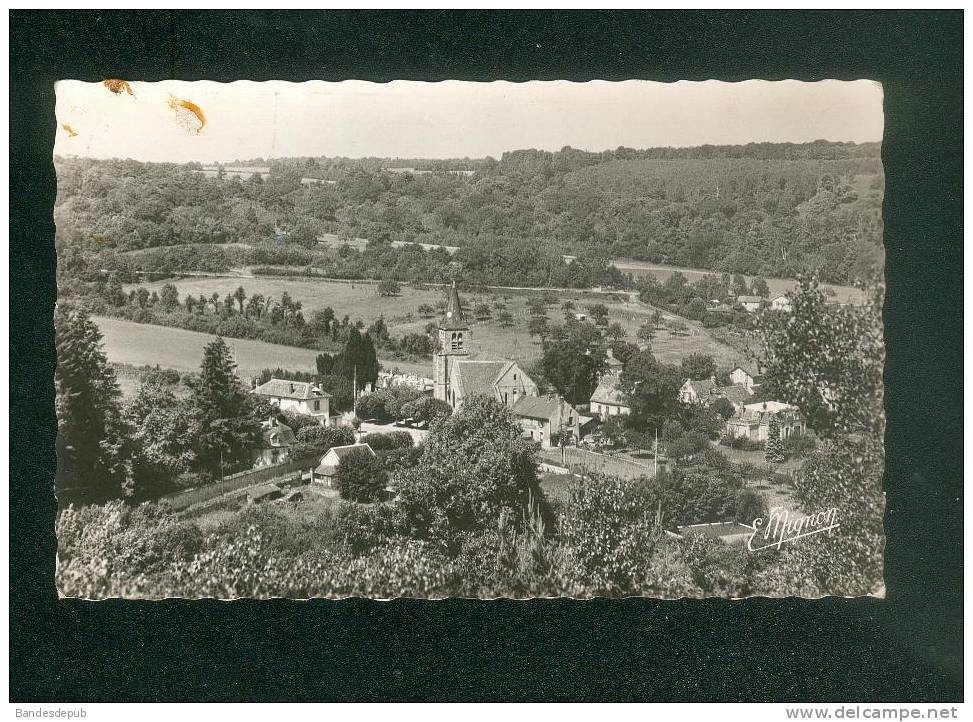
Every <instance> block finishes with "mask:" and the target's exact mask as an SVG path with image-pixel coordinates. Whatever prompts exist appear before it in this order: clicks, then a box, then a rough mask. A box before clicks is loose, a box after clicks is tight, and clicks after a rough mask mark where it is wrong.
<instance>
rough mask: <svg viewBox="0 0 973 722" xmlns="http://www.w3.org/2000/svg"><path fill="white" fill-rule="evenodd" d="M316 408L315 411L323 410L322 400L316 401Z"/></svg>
mask: <svg viewBox="0 0 973 722" xmlns="http://www.w3.org/2000/svg"><path fill="white" fill-rule="evenodd" d="M314 410H315V411H320V410H321V402H320V401H315V402H314Z"/></svg>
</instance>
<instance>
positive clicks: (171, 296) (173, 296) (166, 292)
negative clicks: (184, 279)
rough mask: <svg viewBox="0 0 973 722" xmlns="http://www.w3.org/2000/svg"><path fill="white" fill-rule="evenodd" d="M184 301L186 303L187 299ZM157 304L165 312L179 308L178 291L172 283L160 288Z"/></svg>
mask: <svg viewBox="0 0 973 722" xmlns="http://www.w3.org/2000/svg"><path fill="white" fill-rule="evenodd" d="M186 300H187V301H188V300H189V299H188V298H187V299H186ZM159 302H160V303H161V304H162V307H163V308H164V309H166V310H167V311H171V310H172V309H174V308H179V289H177V288H176V287H175V285H174V284H172V283H167V284H165V285H164V286H163V287H162V291H161V293H159Z"/></svg>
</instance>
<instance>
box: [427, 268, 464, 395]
mask: <svg viewBox="0 0 973 722" xmlns="http://www.w3.org/2000/svg"><path fill="white" fill-rule="evenodd" d="M469 344H470V327H469V326H468V325H467V323H466V320H465V319H464V318H463V304H461V303H460V300H459V293H458V292H457V291H456V281H455V280H454V281H453V285H452V287H451V288H450V289H449V300H448V302H447V304H446V315H445V317H443V318H442V319H440V321H439V347H438V348H437V349H436V355H435V356H434V366H435V368H434V370H433V382H434V386H433V395H434V396H435V397H436V398H437V399H441V400H442V401H445V402H446V403H448V404H449V405H450V406H453V405H454V397H453V392H452V389H451V388H450V385H449V377H450V374H451V373H452V370H453V364H455V363H456V362H457V361H460V360H462V359H463V358H465V357H468V356H469V355H470V352H469Z"/></svg>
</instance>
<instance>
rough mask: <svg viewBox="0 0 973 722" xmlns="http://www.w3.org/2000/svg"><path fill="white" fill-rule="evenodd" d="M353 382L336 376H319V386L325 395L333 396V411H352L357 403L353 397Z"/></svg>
mask: <svg viewBox="0 0 973 722" xmlns="http://www.w3.org/2000/svg"><path fill="white" fill-rule="evenodd" d="M351 384H352V382H351V380H350V379H346V378H345V377H344V376H337V375H335V374H323V375H321V376H318V386H319V387H320V388H321V390H322V391H324V392H325V393H328V394H331V402H330V408H331V410H332V411H350V410H351V407H352V406H353V405H354V403H355V401H354V398H353V396H352V388H351Z"/></svg>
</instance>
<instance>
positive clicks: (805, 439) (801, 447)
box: [784, 432, 817, 458]
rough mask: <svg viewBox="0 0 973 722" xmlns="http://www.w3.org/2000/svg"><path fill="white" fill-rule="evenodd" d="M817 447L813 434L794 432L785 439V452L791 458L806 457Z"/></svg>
mask: <svg viewBox="0 0 973 722" xmlns="http://www.w3.org/2000/svg"><path fill="white" fill-rule="evenodd" d="M816 448H817V440H816V439H815V438H814V435H813V434H809V433H808V434H802V433H799V432H798V433H794V434H791V435H790V436H788V437H787V438H786V439H784V453H785V454H786V455H787V456H788V457H790V458H795V457H796V458H804V457H806V456H808V455H810V454H811V452H813V451H814V450H815V449H816Z"/></svg>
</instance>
